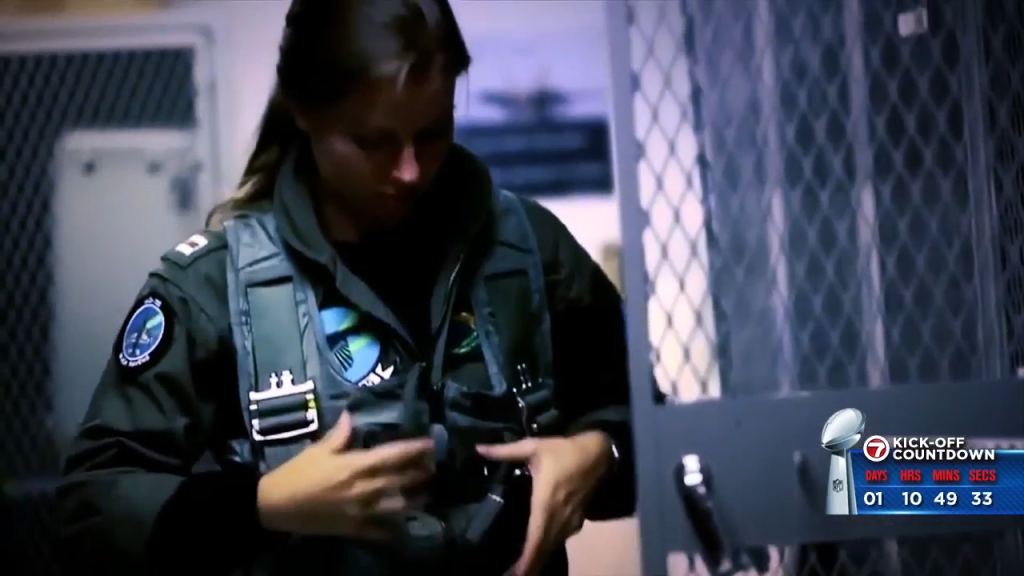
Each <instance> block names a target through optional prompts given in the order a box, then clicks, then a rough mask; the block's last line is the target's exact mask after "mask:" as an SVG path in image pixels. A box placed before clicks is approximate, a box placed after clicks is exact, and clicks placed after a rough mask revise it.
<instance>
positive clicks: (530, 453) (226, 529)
mask: <svg viewBox="0 0 1024 576" xmlns="http://www.w3.org/2000/svg"><path fill="white" fill-rule="evenodd" d="M469 64H470V56H469V53H468V51H467V47H466V45H465V43H464V41H463V38H462V35H461V32H460V31H459V28H458V25H457V23H456V21H455V18H454V15H453V14H452V10H451V7H450V6H449V5H448V3H447V0H402V1H399V0H293V4H292V6H291V8H290V10H289V13H288V16H287V21H286V25H285V30H284V37H283V40H282V43H281V49H280V60H279V63H278V66H277V87H276V89H275V91H274V94H273V96H272V98H271V101H270V103H269V105H268V108H267V110H266V112H265V114H264V117H263V120H262V125H261V127H260V133H259V137H258V141H257V144H256V147H255V150H254V152H253V153H252V156H251V158H250V159H249V162H248V165H247V166H246V169H245V173H244V176H243V178H242V182H241V187H240V189H241V193H240V194H239V195H238V196H236V197H235V198H233V199H231V200H230V201H229V202H227V203H225V204H224V205H222V206H220V207H218V209H216V210H215V211H214V213H213V214H211V221H210V223H209V224H210V225H209V226H208V228H209V229H208V230H206V231H204V232H202V233H200V234H197V235H194V236H192V237H191V238H189V239H188V240H186V241H185V242H183V243H181V244H179V245H178V246H176V247H174V248H173V249H172V250H170V251H169V252H168V253H167V254H166V255H165V256H164V258H163V259H162V260H161V262H160V265H159V266H158V267H157V268H156V269H155V270H154V271H153V272H152V273H151V274H150V276H149V278H148V279H147V280H146V281H145V283H144V285H143V287H142V289H141V290H140V292H139V298H138V301H137V302H136V304H135V306H134V307H133V308H132V310H131V311H130V312H129V313H128V315H127V317H126V320H125V323H124V326H123V328H122V330H121V332H120V334H119V335H118V337H117V340H116V341H115V343H114V349H113V351H112V354H111V357H110V359H109V361H108V364H107V367H106V369H105V371H104V374H103V376H102V379H101V381H100V383H99V386H98V388H97V390H96V392H95V396H94V398H93V401H92V403H91V405H90V407H89V409H88V412H87V415H86V417H85V419H84V422H83V424H82V427H81V429H80V432H79V433H78V435H77V437H76V439H75V441H74V445H73V448H72V450H71V452H70V454H69V456H68V458H67V462H66V467H65V479H64V482H63V484H62V486H61V488H60V490H59V493H58V499H59V504H60V507H61V513H62V515H61V535H62V541H63V542H64V544H66V554H67V558H68V559H69V564H70V565H71V566H73V567H74V569H75V572H74V573H82V574H104V575H112V574H159V573H177V574H183V573H185V572H186V571H189V570H191V571H198V572H200V573H211V574H232V573H253V572H254V569H253V568H252V563H253V559H254V558H256V557H257V556H260V555H261V554H263V553H265V552H266V551H268V550H275V548H274V547H275V546H278V545H280V544H281V543H282V542H284V541H288V540H289V539H292V540H294V539H296V538H300V539H301V538H315V539H320V540H323V539H324V538H331V539H332V540H331V541H333V542H335V544H334V545H333V546H334V547H335V548H341V549H346V548H353V549H365V550H374V551H375V552H374V553H376V554H378V555H380V556H387V555H388V554H391V552H393V550H392V551H391V552H389V550H391V549H389V548H388V547H387V542H388V539H389V538H392V537H394V534H393V532H392V531H391V530H389V529H387V528H385V527H386V526H391V525H390V524H387V523H382V522H381V520H382V519H387V518H392V517H394V516H395V515H397V514H402V513H403V511H404V510H406V509H407V508H408V507H410V506H412V504H410V499H407V498H406V497H405V496H403V495H408V494H410V493H411V492H410V491H411V490H413V489H414V488H416V487H417V486H421V485H425V483H427V482H428V480H431V478H432V476H433V475H434V471H435V454H434V452H435V451H436V446H435V445H434V444H435V440H431V439H430V437H428V435H426V434H421V435H418V437H405V438H398V439H392V440H390V441H387V442H382V443H379V444H377V445H374V446H361V445H358V444H356V443H354V441H353V437H354V436H355V435H356V432H357V431H358V426H353V423H354V421H355V415H354V413H352V412H351V411H350V410H349V409H344V410H342V409H339V410H338V412H337V414H335V415H333V416H331V417H329V418H328V417H325V418H323V419H322V420H323V421H325V426H323V427H322V430H320V433H319V434H317V435H316V436H315V438H314V441H312V442H310V443H308V444H307V445H306V446H305V447H304V448H303V449H301V450H298V451H296V455H294V457H291V458H290V459H288V460H287V461H284V462H283V463H282V464H280V465H279V466H276V467H274V468H273V469H270V470H267V469H265V468H262V469H261V466H259V465H258V463H257V462H256V459H254V458H253V457H252V456H251V454H250V455H249V456H248V457H246V456H245V454H246V451H245V450H244V449H243V450H241V451H240V452H239V451H237V450H236V451H235V452H231V447H236V448H237V446H239V445H240V444H241V445H244V444H246V442H248V441H249V439H250V436H251V432H252V431H251V430H248V429H247V428H246V423H245V420H246V417H245V415H244V414H243V413H244V412H245V410H242V409H240V406H239V398H238V385H237V382H238V381H239V369H238V364H237V362H236V356H237V348H238V346H237V345H236V344H235V342H237V340H235V339H234V337H233V332H232V325H231V324H232V323H231V314H230V308H231V300H232V298H234V297H235V296H234V295H233V293H232V292H230V291H229V287H228V281H227V279H226V278H225V276H226V272H225V271H226V270H228V269H229V268H230V265H231V264H230V258H231V256H230V254H231V247H230V245H229V240H228V239H227V237H226V235H225V233H224V231H223V228H224V227H223V223H224V222H225V221H230V219H231V218H233V217H234V216H235V215H237V214H240V213H249V214H260V215H263V216H269V217H270V218H272V222H273V223H274V227H275V228H276V229H275V231H274V234H276V235H277V236H278V237H279V239H280V243H281V244H282V245H283V246H284V250H285V252H286V253H287V255H288V260H289V261H290V262H291V264H292V265H293V266H294V269H295V270H296V272H297V273H298V274H299V275H301V276H302V277H303V278H305V279H306V280H308V282H309V284H311V285H312V286H313V288H314V292H315V294H316V303H315V304H316V308H317V309H318V310H319V319H320V322H321V324H322V326H321V328H322V332H321V334H322V338H321V344H322V345H323V346H324V347H326V348H329V349H330V354H329V356H330V357H331V358H332V359H329V360H326V361H325V362H324V363H325V364H327V365H328V367H329V369H330V370H333V372H334V373H336V374H337V375H338V377H339V378H340V379H341V380H344V381H345V382H348V383H350V385H351V386H353V387H360V388H367V387H375V386H383V385H384V384H386V382H387V381H388V380H389V379H391V378H393V377H397V376H396V375H397V374H399V373H401V372H402V370H403V367H405V366H408V365H410V364H412V363H416V362H421V361H423V360H424V359H423V358H421V357H418V356H419V353H417V352H416V350H422V349H423V344H422V343H423V342H431V341H432V338H434V335H435V334H436V328H437V325H436V324H437V322H436V320H435V319H434V318H433V317H432V312H431V311H432V309H433V303H434V302H435V300H436V298H435V295H436V292H437V289H438V286H443V285H445V284H449V285H450V284H451V280H454V279H455V276H456V275H455V274H452V275H451V276H450V277H449V276H448V275H447V274H445V262H446V261H447V259H446V258H447V256H448V255H449V254H450V253H451V252H452V250H453V247H455V246H462V245H467V244H468V245H471V247H475V249H482V250H483V251H484V252H487V251H488V250H493V249H494V247H495V245H496V244H497V243H498V240H496V239H495V237H494V236H493V235H488V234H486V233H483V232H482V230H485V229H486V228H487V224H488V223H489V222H491V221H493V220H494V219H495V218H496V216H495V209H494V202H493V199H494V197H495V194H494V191H493V186H492V185H491V181H490V177H489V175H488V172H487V170H486V168H485V167H483V166H482V165H481V163H480V162H479V161H478V160H477V159H476V158H475V157H473V155H472V154H470V153H469V152H468V151H466V150H465V149H462V148H460V147H458V146H457V145H454V144H453V112H454V93H455V83H456V79H457V78H458V77H459V76H460V75H462V74H463V73H464V72H466V71H467V69H468V67H469ZM520 202H521V204H522V208H523V212H524V213H525V216H526V218H527V219H528V221H529V226H530V228H531V229H532V233H533V236H534V237H535V239H536V249H537V253H539V255H540V258H541V260H542V264H543V280H544V285H545V289H544V290H543V292H544V293H545V295H546V298H547V300H548V309H549V310H550V333H551V337H550V339H551V346H550V348H551V356H552V363H553V376H554V378H553V381H554V384H553V387H554V388H553V396H554V399H555V400H554V402H555V404H556V406H557V410H558V413H559V416H560V419H561V421H562V422H564V425H563V426H561V427H560V429H559V433H557V434H542V435H539V436H529V437H522V438H518V439H514V438H513V439H507V438H506V439H505V440H507V441H502V442H487V443H474V444H473V449H472V450H471V451H473V450H475V452H476V454H474V456H476V457H478V458H479V459H481V460H482V461H492V462H497V463H501V462H505V463H511V464H512V465H515V466H519V467H521V468H520V469H521V470H523V471H524V473H525V474H527V475H528V476H529V477H530V478H531V482H532V490H531V491H530V492H529V493H528V496H527V497H526V498H525V499H523V500H522V501H519V502H516V501H513V500H509V502H508V505H509V506H513V507H516V506H518V507H519V508H522V510H521V511H522V512H523V516H524V517H525V516H526V514H527V513H528V521H526V520H524V522H523V527H522V532H523V533H522V534H517V535H515V537H516V538H517V539H518V540H517V544H516V547H517V550H516V553H515V557H513V558H512V559H511V560H510V564H511V566H508V565H506V566H493V567H490V568H488V569H487V572H489V573H490V574H495V575H496V574H501V573H504V572H506V570H511V571H512V572H513V573H515V574H517V575H537V574H544V575H545V576H548V575H550V576H564V575H565V574H567V570H568V568H567V562H566V558H565V551H564V542H565V540H566V539H567V538H568V537H570V536H571V535H573V534H574V533H576V532H577V531H578V530H579V529H580V527H581V525H582V523H583V520H584V519H585V518H591V519H607V518H614V517H622V516H627V515H629V514H631V513H632V512H633V506H634V492H635V489H634V484H633V469H632V462H631V445H632V441H631V437H630V425H629V418H628V413H629V398H628V382H627V368H626V348H625V334H624V323H623V319H622V317H621V310H622V308H621V302H620V299H619V296H618V294H617V292H616V290H615V288H614V287H613V285H612V284H611V282H610V281H609V280H608V279H607V278H606V277H605V276H604V274H603V273H602V272H601V271H600V269H599V268H598V266H597V265H596V264H595V263H594V262H593V261H592V260H591V258H590V257H589V256H588V255H587V253H586V252H585V251H584V250H583V248H582V247H580V245H579V244H578V243H577V242H576V241H575V240H574V239H573V237H572V236H571V235H570V234H569V232H568V231H567V230H566V228H565V227H564V226H563V225H562V224H561V222H559V221H558V220H557V218H555V217H554V216H553V215H552V214H551V213H550V212H548V211H547V210H546V209H544V208H543V207H541V206H540V205H538V204H536V203H534V202H531V201H529V200H525V199H522V200H520ZM467 266H468V267H470V268H471V267H472V265H471V264H467ZM456 270H457V268H456ZM473 272H474V271H473V270H471V269H470V270H463V276H462V277H464V278H473V277H474V275H473ZM474 281H477V280H474ZM524 299H528V298H524ZM453 302H454V304H453V306H454V307H455V308H456V309H454V310H453V311H452V313H451V314H450V315H449V316H447V317H446V318H445V319H444V320H443V322H446V323H447V324H446V326H447V329H446V330H445V332H446V333H447V339H446V342H447V344H446V345H450V346H449V348H448V351H447V352H446V354H445V355H444V360H443V362H444V364H445V370H448V371H457V372H459V376H458V378H459V379H460V381H462V382H464V383H467V382H468V384H466V385H467V386H470V387H474V386H475V387H478V388H487V387H489V386H491V385H492V384H493V382H492V381H491V380H493V378H491V377H489V374H490V373H489V372H488V370H487V369H486V367H485V364H486V363H485V362H484V358H483V357H484V356H485V355H486V354H483V353H481V352H480V350H479V348H480V346H479V342H478V340H479V338H478V337H477V336H478V335H477V334H475V333H474V330H475V326H474V321H473V318H474V314H475V313H477V312H479V311H478V310H475V309H474V306H473V305H472V303H470V302H467V301H466V300H465V299H463V298H461V296H459V297H456V298H455V299H454V300H453ZM515 304H516V306H519V305H520V303H515ZM521 305H522V306H523V307H525V306H527V305H528V303H526V302H523V303H522V304H521ZM326 370H327V368H325V369H324V372H326ZM382 383H383V384H382ZM324 413H325V414H329V413H330V412H329V410H325V412H324ZM479 416H480V418H483V419H486V417H489V416H491V415H490V414H479ZM228 453H237V454H242V456H237V454H236V457H234V458H227V457H225V456H224V455H225V454H228ZM204 455H212V456H213V459H214V460H215V461H216V463H217V464H218V466H216V467H213V468H212V469H206V470H204V469H203V468H202V467H201V466H199V465H197V462H199V461H200V459H201V458H202V457H203V456H204ZM527 508H528V510H527ZM371 555H372V554H371ZM385 565H387V564H386V563H383V564H380V565H371V564H366V565H365V566H363V567H360V568H359V569H358V574H360V575H361V576H363V575H365V576H375V575H377V574H379V575H381V576H399V574H402V573H406V572H405V570H407V569H408V568H405V569H402V570H401V571H397V572H396V571H395V570H398V569H385V568H381V567H380V566H385ZM374 566H376V567H374ZM418 568H419V569H418V571H417V573H420V574H426V573H435V572H433V571H432V570H433V569H432V568H429V567H425V566H419V567H418ZM281 570H282V571H281V573H288V569H287V566H285V567H284V568H282V569H281ZM324 573H331V571H326V572H324ZM334 573H346V574H347V573H352V574H354V573H356V572H355V571H348V570H346V571H343V572H334ZM479 576H488V575H487V574H486V573H483V572H481V573H480V574H479Z"/></svg>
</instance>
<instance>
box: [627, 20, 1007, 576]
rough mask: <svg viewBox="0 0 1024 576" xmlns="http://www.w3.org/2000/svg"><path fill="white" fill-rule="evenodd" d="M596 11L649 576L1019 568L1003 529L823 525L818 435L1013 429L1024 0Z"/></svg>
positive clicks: (958, 523) (988, 524)
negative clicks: (1018, 71) (607, 75)
mask: <svg viewBox="0 0 1024 576" xmlns="http://www.w3.org/2000/svg"><path fill="white" fill-rule="evenodd" d="M983 4H984V6H982V5H983ZM607 10H608V12H607V15H608V27H609V34H610V44H611V54H612V56H611V58H612V75H613V76H612V78H613V100H614V102H613V103H614V108H613V110H614V117H613V131H614V137H615V164H616V172H617V189H618V192H619V195H620V203H621V209H622V225H623V230H622V232H623V272H624V285H625V292H626V295H627V296H626V300H627V323H628V329H629V335H630V363H631V381H632V390H633V404H634V411H633V414H634V420H635V424H634V428H635V433H636V443H637V446H636V453H637V464H638V470H639V472H638V474H639V485H640V490H639V492H640V494H639V516H640V526H641V541H642V544H643V555H642V558H643V566H644V573H645V574H647V575H651V576H660V575H662V574H665V573H666V572H668V573H670V574H676V573H679V574H690V573H693V574H706V573H709V572H710V573H712V574H715V573H736V572H739V571H743V570H749V571H747V572H744V573H747V574H749V573H762V574H769V573H770V574H798V575H800V576H838V575H840V574H843V575H845V574H850V575H851V576H867V575H873V574H879V575H887V576H888V575H897V576H932V575H950V576H952V575H956V576H961V575H962V576H982V575H990V574H991V575H996V574H1000V575H1004V574H1019V573H1024V568H1022V567H1021V564H1020V550H1019V546H1018V544H1019V542H1018V540H1019V532H1017V531H1016V528H1018V527H1019V526H1020V521H1018V520H1012V519H1008V518H1006V517H965V516H956V517H934V516H933V517H899V518H886V519H884V520H879V519H878V518H868V517H861V518H857V519H850V518H843V517H835V516H826V515H825V514H824V501H825V497H826V494H825V492H826V483H827V478H828V455H827V453H826V452H825V451H824V450H823V449H822V447H821V444H820V443H819V439H820V436H821V433H822V427H823V425H824V424H825V421H826V420H827V419H828V418H829V416H830V415H832V414H833V413H834V412H836V411H837V410H840V409H842V408H846V407H854V408H857V409H859V410H861V411H862V412H863V414H864V415H865V416H866V419H867V426H868V432H867V433H868V434H872V433H882V434H918V435H921V434H942V435H955V436H966V437H975V438H1017V439H1019V438H1024V387H1022V386H1021V381H1020V379H1019V376H1020V369H1019V368H1018V367H1019V366H1021V365H1024V362H1022V358H1024V355H1022V352H1024V336H1022V332H1024V331H1022V330H1020V328H1021V326H1022V324H1024V313H1022V310H1024V294H1021V290H1020V288H1019V287H1018V286H1017V283H1016V282H1014V281H1013V279H1019V277H1020V275H1021V274H1022V271H1024V261H1022V257H1021V255H1020V251H1021V248H1020V247H1021V240H1020V238H1019V235H1020V233H1019V231H1017V229H1018V228H1019V227H1020V225H1019V223H1020V221H1021V220H1022V219H1024V205H1022V202H1021V200H1020V198H1022V197H1024V154H1022V153H1021V152H1020V150H1021V149H1022V148H1021V146H1020V144H1021V135H1022V132H1024V128H1021V126H1022V124H1024V123H1022V122H1021V118H1022V117H1024V116H1022V114H1024V111H1022V110H1021V102H1020V101H1019V98H1018V99H1017V100H1015V101H1013V102H1011V98H1009V97H1008V96H1006V94H1010V93H1017V94H1019V93H1021V90H1022V88H1024V87H1022V86H1021V84H1020V79H1019V77H1017V76H1014V75H1013V74H1012V70H1013V68H1014V66H1015V64H1014V62H1019V59H1020V53H1019V51H1020V46H1021V45H1022V44H1024V38H1022V36H1021V34H1022V32H1021V22H1022V9H1021V7H1020V4H1019V3H1016V2H1013V0H992V1H991V2H985V3H979V2H970V1H968V0H931V1H930V2H928V3H927V4H925V3H924V2H923V1H912V0H896V1H893V2H866V1H864V0H841V1H837V2H804V1H802V0H743V1H736V2H721V1H718V0H666V1H663V2H650V1H645V0H626V1H622V2H609V3H608V8H607ZM1014 47H1016V48H1014ZM1015 50H1016V51H1017V52H1016V53H1015V52H1014V51H1015ZM1018 65H1019V64H1018ZM1018 76H1019V75H1018ZM1007 82H1009V83H1011V86H1010V87H1007V85H1006V84H1007ZM1000 94H1003V96H1000ZM1014 107H1016V108H1014ZM1008 143H1009V144H1008ZM1006 150H1011V151H1012V150H1016V151H1017V152H1016V153H1015V154H1016V155H1013V154H1014V153H1011V154H1009V155H1008V154H1007V153H1006ZM1000 151H1003V152H1002V153H1001V152H1000ZM652 378H653V383H652ZM691 481H692V482H691ZM688 486H689V488H688ZM681 494H684V495H685V494H689V495H691V496H692V497H687V498H681V497H680V495H681ZM694 494H696V495H694ZM684 500H685V501H684ZM672 552H680V553H683V557H682V558H683V560H682V565H680V564H678V563H676V564H673V563H671V562H668V558H669V555H670V553H672ZM695 553H696V554H697V555H698V556H699V557H700V559H697V558H695V557H693V556H691V555H693V554H695ZM701 560H702V561H701Z"/></svg>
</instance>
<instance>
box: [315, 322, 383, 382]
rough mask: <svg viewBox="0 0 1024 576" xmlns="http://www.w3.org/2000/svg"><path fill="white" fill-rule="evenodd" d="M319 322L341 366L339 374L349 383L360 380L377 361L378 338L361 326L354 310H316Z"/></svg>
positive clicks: (379, 349) (372, 368) (378, 351)
mask: <svg viewBox="0 0 1024 576" xmlns="http://www.w3.org/2000/svg"><path fill="white" fill-rule="evenodd" d="M320 321H321V322H322V323H323V327H324V333H325V334H326V335H327V345H328V346H330V348H331V352H332V353H333V354H334V357H335V359H337V360H338V364H340V365H341V376H342V377H343V378H344V379H345V380H347V381H348V382H351V383H353V384H359V383H361V382H362V381H363V380H364V379H365V378H366V377H367V376H369V375H370V373H372V372H373V371H374V369H375V368H377V364H378V363H379V362H380V354H381V345H380V341H379V340H377V338H375V337H374V336H373V335H372V334H370V333H369V332H367V331H366V330H365V329H364V328H363V326H361V324H362V323H361V322H360V321H359V313H358V312H356V311H355V310H350V309H348V308H327V309H325V310H321V311H320Z"/></svg>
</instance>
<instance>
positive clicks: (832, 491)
mask: <svg viewBox="0 0 1024 576" xmlns="http://www.w3.org/2000/svg"><path fill="white" fill-rule="evenodd" d="M863 433H864V414H863V413H861V411H860V410H857V409H856V408H844V409H842V410H840V411H839V412H836V413H835V414H833V415H832V417H831V418H829V419H828V422H825V427H824V428H822V430H821V447H822V448H824V449H825V450H828V451H829V453H830V455H831V456H830V458H829V466H828V487H827V492H828V497H827V499H826V500H825V514H829V515H833V516H846V515H851V514H856V513H857V495H856V493H855V490H854V488H853V466H851V465H850V449H851V448H853V447H854V446H856V445H857V442H860V437H861V436H862V435H863Z"/></svg>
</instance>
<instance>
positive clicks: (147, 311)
mask: <svg viewBox="0 0 1024 576" xmlns="http://www.w3.org/2000/svg"><path fill="white" fill-rule="evenodd" d="M173 330H174V317H173V314H172V313H171V310H170V309H169V308H168V307H167V306H165V304H164V301H163V299H161V298H160V297H158V296H155V295H146V296H143V297H142V298H140V299H139V300H138V301H136V302H135V305H134V306H132V310H131V312H130V313H129V314H128V317H127V318H126V319H125V321H124V325H123V326H122V327H121V331H120V332H119V333H118V335H117V340H116V343H115V345H114V346H115V350H114V355H116V356H117V361H118V363H119V364H120V365H121V367H122V368H125V369H132V370H135V369H140V368H144V367H145V366H148V365H150V364H153V363H154V362H159V361H160V359H161V358H163V355H164V354H165V353H166V352H167V349H168V348H169V347H170V345H171V340H172V332H173Z"/></svg>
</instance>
